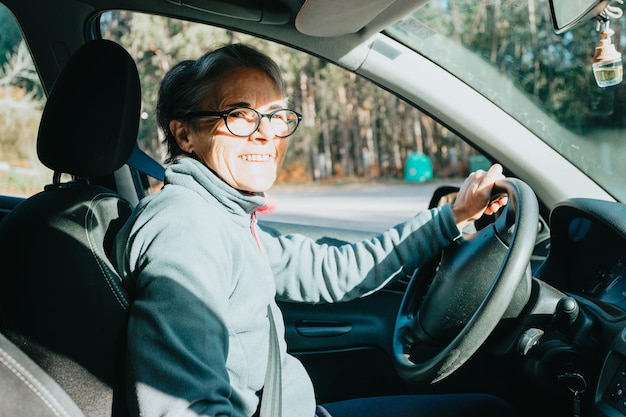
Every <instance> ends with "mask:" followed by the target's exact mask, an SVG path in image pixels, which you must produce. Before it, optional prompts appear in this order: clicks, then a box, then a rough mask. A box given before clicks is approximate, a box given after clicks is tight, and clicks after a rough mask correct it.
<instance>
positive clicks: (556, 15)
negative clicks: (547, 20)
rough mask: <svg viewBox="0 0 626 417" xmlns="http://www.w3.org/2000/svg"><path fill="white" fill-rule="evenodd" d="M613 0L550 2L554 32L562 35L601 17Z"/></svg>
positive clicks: (559, 0) (554, 0) (563, 0)
mask: <svg viewBox="0 0 626 417" xmlns="http://www.w3.org/2000/svg"><path fill="white" fill-rule="evenodd" d="M610 2H611V0H550V11H551V12H552V24H553V26H554V31H555V32H556V33H557V34H561V33H563V32H566V31H568V30H572V29H573V28H575V27H576V26H578V25H579V24H581V23H584V22H587V21H589V20H591V19H594V18H596V17H597V16H599V15H600V14H601V13H602V12H603V11H604V9H606V7H607V6H608V5H609V3H610Z"/></svg>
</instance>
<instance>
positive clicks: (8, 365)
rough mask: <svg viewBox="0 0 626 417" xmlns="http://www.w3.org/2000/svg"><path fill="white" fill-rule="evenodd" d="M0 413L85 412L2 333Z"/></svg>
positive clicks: (60, 416) (59, 416)
mask: <svg viewBox="0 0 626 417" xmlns="http://www.w3.org/2000/svg"><path fill="white" fill-rule="evenodd" d="M0 416H7V417H9V416H10V417H19V416H29V417H84V414H83V413H82V412H81V411H80V409H79V408H78V406H77V405H76V404H75V403H74V401H72V399H71V398H70V397H69V396H68V395H67V394H66V393H65V391H63V389H62V388H61V387H60V386H59V384H57V383H56V381H55V380H54V379H52V378H51V377H50V376H49V375H48V374H46V373H45V372H44V371H43V370H42V369H41V368H40V367H39V366H38V365H37V364H36V363H35V362H34V361H33V360H32V359H31V358H29V357H28V356H26V355H25V354H24V352H22V351H21V350H19V349H18V348H17V347H16V346H15V345H14V344H13V343H11V341H10V340H9V339H7V338H6V337H4V336H3V335H2V333H0Z"/></svg>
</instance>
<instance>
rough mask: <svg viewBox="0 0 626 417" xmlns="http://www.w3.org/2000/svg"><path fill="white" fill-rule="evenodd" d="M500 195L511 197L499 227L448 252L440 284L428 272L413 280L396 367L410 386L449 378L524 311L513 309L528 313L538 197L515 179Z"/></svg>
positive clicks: (399, 328)
mask: <svg viewBox="0 0 626 417" xmlns="http://www.w3.org/2000/svg"><path fill="white" fill-rule="evenodd" d="M494 190H497V191H498V192H505V193H507V194H508V203H507V205H506V206H505V207H504V208H503V209H502V210H501V213H500V214H499V216H498V217H497V219H496V220H495V222H493V223H492V224H490V225H488V226H486V227H485V228H483V229H481V230H480V231H477V232H476V233H474V234H472V235H471V236H470V237H468V238H461V239H458V240H457V241H455V242H454V243H452V244H451V245H450V246H449V247H447V248H446V249H445V250H444V251H443V252H442V254H441V258H440V261H439V263H438V265H437V267H436V272H434V277H432V280H431V279H430V278H431V276H423V274H421V273H420V271H421V270H422V268H420V269H418V270H417V271H416V273H414V274H413V277H412V278H411V281H410V282H409V285H408V287H407V290H406V292H405V294H404V298H403V299H402V302H401V304H400V308H399V311H398V315H397V318H396V323H395V327H394V332H393V354H394V355H393V356H394V357H393V360H394V365H395V367H396V370H397V371H398V373H399V374H400V376H401V377H402V378H404V379H405V380H407V381H411V382H427V381H430V382H431V383H434V382H437V381H440V380H442V379H444V378H445V377H447V376H449V375H450V374H452V373H453V372H454V371H455V370H457V369H458V368H459V367H460V366H461V365H462V364H463V363H465V362H466V361H467V360H468V359H469V358H470V357H471V356H472V355H473V354H474V353H475V352H476V351H477V350H478V348H479V347H480V346H482V345H483V343H484V342H485V340H486V339H487V337H488V336H489V335H490V334H491V333H492V331H493V330H494V328H495V327H496V325H497V324H498V322H499V321H500V319H502V318H503V317H505V316H506V315H510V314H513V315H515V314H518V313H519V311H513V312H512V311H511V310H514V308H513V309H512V308H511V306H514V305H516V306H517V307H519V310H521V307H523V305H525V304H526V303H527V302H528V299H529V297H530V285H531V284H530V281H531V272H530V266H529V264H530V257H531V255H532V253H533V248H534V245H535V239H536V236H537V224H538V222H539V208H538V203H537V199H536V197H535V194H534V192H533V191H532V189H531V188H530V187H529V186H528V185H527V184H526V183H524V182H522V181H520V180H518V179H514V178H509V179H506V180H504V181H501V182H498V183H496V186H495V187H494ZM494 192H495V191H494ZM428 274H429V275H432V271H430V272H428ZM520 305H521V307H520ZM517 307H516V308H517Z"/></svg>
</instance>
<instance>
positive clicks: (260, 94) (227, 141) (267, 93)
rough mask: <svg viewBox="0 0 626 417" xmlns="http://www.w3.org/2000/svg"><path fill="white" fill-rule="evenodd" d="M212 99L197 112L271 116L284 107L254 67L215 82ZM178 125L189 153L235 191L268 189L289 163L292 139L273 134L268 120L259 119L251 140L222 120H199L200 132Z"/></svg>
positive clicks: (274, 89)
mask: <svg viewBox="0 0 626 417" xmlns="http://www.w3.org/2000/svg"><path fill="white" fill-rule="evenodd" d="M211 91H215V92H216V94H215V96H214V97H207V99H206V101H205V102H204V103H203V106H202V108H201V109H199V110H212V111H215V110H217V111H226V110H230V109H232V108H235V107H249V108H251V109H255V110H257V111H258V112H259V113H270V112H271V111H273V110H277V109H281V108H284V107H285V100H284V98H283V97H282V95H281V94H280V91H279V90H278V88H277V87H276V85H275V83H274V81H273V80H272V79H271V78H270V77H269V76H267V75H266V74H265V73H264V72H262V71H261V70H259V69H256V68H238V69H236V70H233V71H229V72H227V73H226V74H225V75H224V76H222V77H221V78H220V79H219V81H218V82H216V83H215V85H214V88H212V89H211ZM172 123H178V124H179V125H178V126H179V128H182V129H183V130H184V134H183V135H181V134H177V133H176V131H175V129H176V128H175V127H174V126H172V124H170V127H171V128H172V127H174V128H172V132H174V133H175V136H176V138H177V140H178V144H179V146H180V147H181V149H183V150H184V151H185V152H188V153H191V152H192V151H193V152H194V153H195V154H196V156H197V157H198V158H199V159H200V160H201V161H203V162H204V163H205V164H206V165H207V166H208V167H209V168H211V169H212V170H213V171H214V172H216V173H217V175H219V176H220V177H221V178H222V179H223V180H224V181H226V183H228V184H229V185H230V186H232V187H233V188H236V189H238V190H242V191H249V192H262V191H266V190H267V189H269V188H270V187H271V186H272V185H273V184H274V181H275V180H276V177H277V175H278V172H279V170H280V168H281V166H282V163H283V160H284V159H285V153H286V152H287V145H288V143H289V142H288V139H285V138H279V137H277V136H275V135H274V132H273V129H272V128H271V126H270V123H269V120H268V119H267V118H266V117H264V118H262V119H261V124H260V125H259V128H258V129H257V130H256V131H255V132H253V133H252V134H251V135H250V136H248V137H240V136H235V135H233V134H232V133H230V132H229V131H228V129H227V128H226V125H225V124H224V119H198V120H197V121H196V128H195V129H194V128H192V127H191V126H189V125H184V124H180V122H177V121H173V122H172Z"/></svg>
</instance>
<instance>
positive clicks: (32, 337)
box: [0, 40, 141, 417]
mask: <svg viewBox="0 0 626 417" xmlns="http://www.w3.org/2000/svg"><path fill="white" fill-rule="evenodd" d="M140 104H141V91H140V84H139V76H138V73H137V68H136V66H135V63H134V61H133V60H132V58H131V57H130V56H129V55H128V53H127V52H126V51H125V50H124V49H123V48H122V47H121V46H119V45H117V44H115V43H113V42H110V41H106V40H97V41H91V42H88V43H86V44H85V45H83V46H82V47H81V48H79V49H78V51H76V53H75V54H74V55H73V56H72V57H71V59H70V60H69V61H68V63H67V65H66V66H65V68H64V69H63V70H62V72H61V74H60V75H59V78H58V79H57V81H56V82H55V84H54V86H53V88H52V90H51V91H50V95H49V97H48V100H47V103H46V107H45V108H44V112H43V115H42V120H41V124H40V128H39V134H38V138H37V152H38V155H39V159H40V160H41V161H42V162H43V163H44V164H45V165H46V166H47V167H48V168H50V169H52V170H53V171H54V172H55V174H54V178H53V183H52V184H50V185H48V186H46V187H45V189H44V190H43V191H41V192H40V193H38V194H36V195H34V196H32V197H30V198H28V199H26V200H25V201H23V202H22V203H21V204H19V205H18V206H16V207H15V208H14V209H13V210H12V211H11V212H10V213H9V214H8V215H7V216H6V217H5V218H4V220H3V221H2V222H0V242H2V251H1V253H0V257H2V259H4V262H3V263H4V264H5V265H7V264H9V263H10V264H11V265H12V266H13V267H12V268H9V269H8V270H13V271H14V272H12V273H7V272H6V270H5V272H4V273H3V274H1V275H0V331H1V332H2V333H4V334H5V335H6V336H7V337H8V338H9V339H11V341H12V342H13V343H14V344H16V345H17V346H18V347H19V348H20V349H21V350H22V351H24V352H26V353H27V354H28V355H29V356H30V357H31V358H32V359H33V360H35V362H36V363H37V364H38V365H39V366H40V367H41V368H42V369H44V370H45V371H46V372H47V373H48V374H49V375H50V376H52V377H53V378H54V379H55V380H56V381H57V382H58V383H59V385H60V386H61V387H62V388H63V389H64V390H65V391H66V392H67V393H68V394H69V395H70V397H72V399H73V400H74V402H75V403H76V404H77V405H78V406H79V407H80V409H81V410H82V412H83V413H84V414H85V415H87V416H105V417H109V416H112V415H113V416H123V415H125V414H126V411H125V410H126V407H125V404H124V401H123V391H124V390H123V384H124V382H123V361H124V350H125V337H126V322H127V310H128V304H129V300H128V297H127V294H126V292H125V290H124V289H123V287H122V286H121V278H120V277H119V275H118V274H117V272H116V271H115V269H114V267H113V265H112V263H111V262H110V260H109V258H108V254H109V253H110V250H111V247H112V242H113V239H114V237H115V235H116V233H117V231H118V230H119V229H120V228H121V227H122V225H123V224H124V222H125V221H126V219H127V218H128V217H129V216H130V214H131V211H132V207H131V205H130V204H129V202H127V201H126V200H124V199H123V198H121V197H120V196H119V194H117V193H116V192H115V191H113V190H112V189H109V188H107V187H104V186H99V185H95V183H96V182H97V180H101V179H102V178H105V177H113V173H114V171H116V170H117V169H119V168H120V167H122V166H123V165H124V163H125V162H126V161H127V159H128V157H129V156H130V154H131V152H132V151H133V149H134V147H135V146H136V138H137V132H138V129H139V116H140V113H139V112H140ZM62 174H63V175H62ZM67 174H69V176H71V178H72V180H71V181H67V182H63V181H62V178H65V177H66V176H68V175H67ZM1 408H2V405H1V404H0V409H1ZM0 414H2V413H1V412H0Z"/></svg>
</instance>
